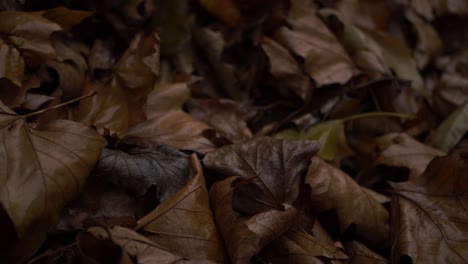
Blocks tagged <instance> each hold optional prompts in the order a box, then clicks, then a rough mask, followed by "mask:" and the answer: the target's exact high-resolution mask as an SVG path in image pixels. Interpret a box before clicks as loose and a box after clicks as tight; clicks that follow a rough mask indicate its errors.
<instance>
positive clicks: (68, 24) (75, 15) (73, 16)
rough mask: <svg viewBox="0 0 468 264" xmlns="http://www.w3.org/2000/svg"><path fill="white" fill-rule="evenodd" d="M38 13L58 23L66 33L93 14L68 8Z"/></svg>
mask: <svg viewBox="0 0 468 264" xmlns="http://www.w3.org/2000/svg"><path fill="white" fill-rule="evenodd" d="M38 13H39V14H40V15H42V16H43V17H45V18H47V19H49V20H50V21H52V22H54V23H57V24H58V25H59V26H60V27H61V28H62V29H63V30H65V31H70V30H71V29H72V27H73V26H75V25H77V24H79V23H81V21H82V20H84V19H85V18H87V17H90V16H91V15H92V14H93V13H92V12H90V11H82V10H70V9H68V8H66V7H57V8H53V9H49V10H45V11H41V12H38Z"/></svg>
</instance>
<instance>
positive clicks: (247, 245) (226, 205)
mask: <svg viewBox="0 0 468 264" xmlns="http://www.w3.org/2000/svg"><path fill="white" fill-rule="evenodd" d="M236 179H238V178H237V177H230V178H228V179H226V180H224V181H221V182H217V183H215V184H214V185H213V187H212V188H211V190H210V201H211V205H212V207H213V210H214V215H215V219H216V223H217V226H218V228H219V232H220V233H221V235H222V237H223V239H224V241H225V244H226V248H227V251H228V254H229V257H230V260H231V262H232V263H248V262H249V260H250V259H251V258H252V257H253V256H254V255H255V254H257V253H259V252H260V251H261V250H262V248H263V247H265V246H266V245H268V244H270V243H271V242H272V241H273V240H275V239H276V238H278V237H280V236H281V235H282V234H284V233H285V232H286V231H288V230H289V229H290V228H291V227H292V226H294V224H295V223H296V220H297V217H298V215H299V212H298V211H297V210H296V209H295V208H294V207H292V206H290V205H288V204H283V206H284V210H283V211H278V210H271V211H268V212H263V213H259V214H256V215H254V216H251V217H246V216H242V215H241V214H239V213H237V212H235V211H234V210H233V208H232V206H231V204H232V198H233V191H234V189H233V187H232V185H233V184H234V181H236Z"/></svg>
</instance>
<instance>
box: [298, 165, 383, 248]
mask: <svg viewBox="0 0 468 264" xmlns="http://www.w3.org/2000/svg"><path fill="white" fill-rule="evenodd" d="M305 183H306V184H308V185H309V186H310V188H311V190H312V191H311V201H312V204H313V206H312V208H313V210H315V211H317V212H322V211H326V210H331V209H333V210H336V213H337V215H338V221H339V225H340V231H341V232H344V231H345V230H346V229H347V228H348V227H349V226H350V225H355V227H356V230H355V232H356V235H357V236H358V237H359V238H361V239H363V240H364V241H366V242H368V243H372V244H374V245H380V246H382V245H383V243H385V241H387V239H388V236H389V226H388V221H389V214H388V212H387V210H386V209H385V208H384V207H383V206H382V205H381V204H380V203H379V199H380V196H381V195H379V194H377V193H375V192H373V191H370V190H368V189H366V188H364V187H361V186H359V184H357V183H356V182H355V181H354V180H353V179H352V178H351V177H349V176H348V175H346V174H345V173H344V172H343V171H341V170H339V169H337V168H335V167H333V166H331V165H329V164H327V163H326V162H324V161H322V160H320V159H319V158H316V157H314V158H312V163H311V164H310V166H309V171H308V173H307V177H306V179H305Z"/></svg>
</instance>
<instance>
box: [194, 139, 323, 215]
mask: <svg viewBox="0 0 468 264" xmlns="http://www.w3.org/2000/svg"><path fill="white" fill-rule="evenodd" d="M317 150H318V143H317V142H315V141H300V140H294V141H293V140H291V141H286V140H277V139H272V138H268V137H257V138H253V139H251V140H248V141H245V142H241V143H237V144H234V145H230V146H225V147H222V148H218V149H216V150H214V151H212V152H209V153H208V154H206V156H205V157H204V158H203V163H204V164H205V166H206V167H207V168H209V169H212V170H214V171H216V172H217V173H219V174H220V175H223V176H225V177H229V176H231V175H237V176H240V177H241V178H242V179H243V183H240V184H239V187H238V188H236V192H235V194H234V198H233V199H234V201H235V202H234V204H233V206H234V210H236V211H239V212H244V213H246V214H255V213H258V212H262V211H268V210H270V209H277V210H283V209H284V207H283V203H288V204H292V203H293V202H294V201H295V200H296V199H297V197H298V195H299V190H300V180H301V176H302V175H303V174H304V173H305V171H306V169H307V165H308V163H309V160H310V158H311V157H312V156H313V155H314V154H315V153H316V152H317Z"/></svg>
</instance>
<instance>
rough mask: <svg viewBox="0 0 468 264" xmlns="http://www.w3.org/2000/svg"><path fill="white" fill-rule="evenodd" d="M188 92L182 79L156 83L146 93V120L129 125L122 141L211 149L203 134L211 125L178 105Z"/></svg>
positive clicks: (142, 145) (202, 150) (209, 142)
mask: <svg viewBox="0 0 468 264" xmlns="http://www.w3.org/2000/svg"><path fill="white" fill-rule="evenodd" d="M188 95H189V90H188V88H187V85H186V84H185V83H179V84H161V85H157V86H156V87H155V89H154V91H153V92H151V94H150V95H149V96H148V103H147V105H148V107H147V110H146V116H148V118H149V120H147V121H145V122H142V123H139V124H137V125H135V126H133V127H131V128H130V129H129V131H128V134H127V136H126V137H125V138H124V142H125V143H128V144H131V145H136V146H139V147H140V148H152V147H156V146H159V145H163V144H166V145H169V146H172V147H174V148H177V149H187V150H195V151H199V152H201V153H206V152H208V151H209V150H211V149H212V148H213V147H214V145H213V143H211V141H209V140H208V139H207V138H206V137H204V136H203V133H204V132H205V131H206V130H209V129H211V128H210V127H209V126H208V125H206V124H205V123H203V122H200V121H198V120H196V119H194V118H193V117H191V116H190V115H189V114H187V113H186V112H184V111H182V109H181V107H182V104H183V103H184V101H185V100H186V98H187V97H188Z"/></svg>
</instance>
